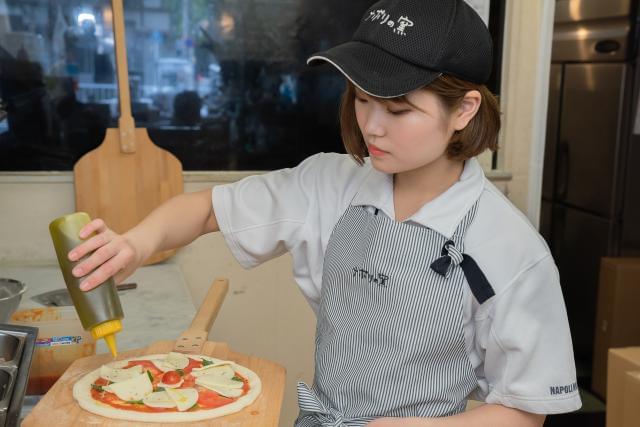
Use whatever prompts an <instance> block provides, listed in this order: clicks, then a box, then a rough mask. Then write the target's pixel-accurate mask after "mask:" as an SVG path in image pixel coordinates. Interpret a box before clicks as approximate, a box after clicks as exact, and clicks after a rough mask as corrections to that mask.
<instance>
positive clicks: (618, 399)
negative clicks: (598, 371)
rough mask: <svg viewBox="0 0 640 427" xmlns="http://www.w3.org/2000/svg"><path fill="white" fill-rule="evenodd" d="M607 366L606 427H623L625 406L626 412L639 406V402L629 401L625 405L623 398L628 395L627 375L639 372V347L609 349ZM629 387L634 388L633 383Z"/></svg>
mask: <svg viewBox="0 0 640 427" xmlns="http://www.w3.org/2000/svg"><path fill="white" fill-rule="evenodd" d="M608 366H609V367H608V370H607V371H608V372H607V427H623V426H624V424H623V423H624V418H623V413H624V411H625V406H628V408H627V409H628V410H632V409H634V408H633V407H638V406H640V401H630V403H629V404H628V405H625V404H626V402H625V398H626V397H627V395H628V394H629V393H628V392H627V390H626V387H627V384H626V381H627V373H628V372H634V371H640V347H626V348H612V349H610V350H609V362H608ZM631 380H633V378H631ZM631 380H630V381H631ZM630 387H635V384H634V383H633V381H632V382H631V386H630ZM635 409H636V410H637V409H640V408H635ZM632 425H633V424H632Z"/></svg>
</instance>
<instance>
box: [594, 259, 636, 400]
mask: <svg viewBox="0 0 640 427" xmlns="http://www.w3.org/2000/svg"><path fill="white" fill-rule="evenodd" d="M595 325H596V326H595V335H594V345H593V374H592V375H593V376H592V382H591V390H592V391H593V393H594V394H596V395H598V396H599V397H601V398H602V399H604V400H606V397H607V395H606V393H607V354H608V350H609V349H610V348H617V347H629V346H640V258H602V259H601V260H600V279H599V284H598V303H597V312H596V323H595Z"/></svg>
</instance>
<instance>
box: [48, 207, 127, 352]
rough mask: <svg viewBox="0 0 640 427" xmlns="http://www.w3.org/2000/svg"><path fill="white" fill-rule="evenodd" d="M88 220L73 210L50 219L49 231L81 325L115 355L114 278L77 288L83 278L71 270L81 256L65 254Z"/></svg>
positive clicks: (117, 329) (117, 327)
mask: <svg viewBox="0 0 640 427" xmlns="http://www.w3.org/2000/svg"><path fill="white" fill-rule="evenodd" d="M90 221H91V218H90V217H89V215H88V214H87V213H85V212H76V213H73V214H70V215H65V216H62V217H60V218H56V219H54V220H53V221H51V223H50V224H49V231H50V233H51V239H52V240H53V246H54V248H55V250H56V255H57V257H58V264H60V270H62V276H63V277H64V281H65V283H66V285H67V289H68V290H69V294H70V295H71V300H72V301H73V305H74V306H75V308H76V311H77V312H78V316H79V317H80V321H81V322H82V327H83V328H84V329H85V330H88V331H91V335H92V336H93V338H94V339H98V338H103V339H104V340H105V342H106V344H107V347H108V348H109V350H111V353H112V354H113V357H115V356H116V355H117V349H116V333H118V332H120V331H121V330H122V323H121V322H120V319H122V318H123V317H124V313H123V312H122V306H121V305H120V298H119V297H118V292H117V291H116V285H115V282H114V281H113V278H109V279H108V280H107V281H105V282H104V283H101V284H100V285H98V286H97V287H95V288H93V289H92V290H90V291H87V292H84V291H82V290H80V283H81V282H82V280H83V279H84V278H82V277H80V278H78V277H75V276H74V275H73V274H72V273H71V271H72V270H73V269H74V268H75V266H76V265H78V264H79V263H80V262H82V260H83V259H84V258H83V259H80V260H78V261H71V260H69V258H68V256H67V255H68V253H69V251H71V250H72V249H73V248H75V247H76V246H78V245H79V244H81V243H82V242H83V239H81V238H80V236H79V233H80V230H81V229H82V227H84V226H85V225H87V224H88V223H89V222H90ZM87 256H88V255H87ZM85 258H86V257H85Z"/></svg>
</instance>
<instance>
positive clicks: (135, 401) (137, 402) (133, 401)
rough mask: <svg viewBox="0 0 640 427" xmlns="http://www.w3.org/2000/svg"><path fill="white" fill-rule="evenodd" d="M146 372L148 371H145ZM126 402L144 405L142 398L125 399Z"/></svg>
mask: <svg viewBox="0 0 640 427" xmlns="http://www.w3.org/2000/svg"><path fill="white" fill-rule="evenodd" d="M147 372H148V371H147ZM126 402H127V403H131V404H133V405H144V403H143V402H142V400H126Z"/></svg>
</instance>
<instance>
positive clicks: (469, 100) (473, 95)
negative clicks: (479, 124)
mask: <svg viewBox="0 0 640 427" xmlns="http://www.w3.org/2000/svg"><path fill="white" fill-rule="evenodd" d="M480 104H482V95H480V92H478V91H477V90H470V91H469V92H467V93H466V94H465V95H464V98H463V99H462V102H461V103H460V106H459V107H458V108H457V109H456V110H455V112H454V113H453V117H452V127H453V130H457V131H459V130H462V129H464V128H465V127H467V125H468V124H469V122H470V121H471V119H473V118H474V117H475V115H476V113H477V112H478V110H479V109H480Z"/></svg>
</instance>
